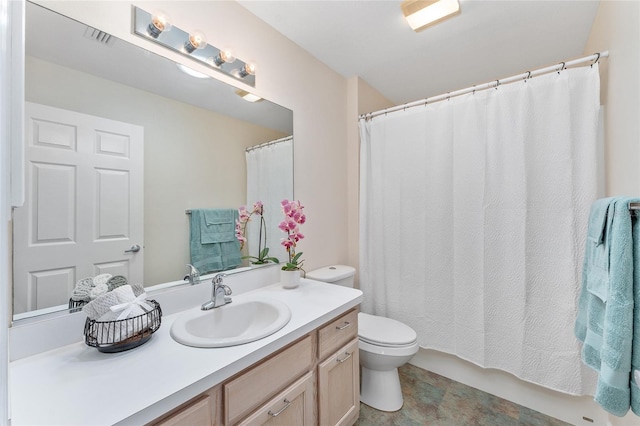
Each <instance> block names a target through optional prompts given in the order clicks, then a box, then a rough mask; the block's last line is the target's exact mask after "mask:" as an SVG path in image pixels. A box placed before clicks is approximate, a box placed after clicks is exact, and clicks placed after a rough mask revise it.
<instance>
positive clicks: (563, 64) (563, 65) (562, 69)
mask: <svg viewBox="0 0 640 426" xmlns="http://www.w3.org/2000/svg"><path fill="white" fill-rule="evenodd" d="M560 63H561V64H562V68H560V69H559V70H558V74H560V71H564V67H565V63H564V62H560Z"/></svg>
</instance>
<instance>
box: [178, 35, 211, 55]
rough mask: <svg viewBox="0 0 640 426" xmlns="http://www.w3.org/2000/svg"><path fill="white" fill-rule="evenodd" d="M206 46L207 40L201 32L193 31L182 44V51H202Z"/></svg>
mask: <svg viewBox="0 0 640 426" xmlns="http://www.w3.org/2000/svg"><path fill="white" fill-rule="evenodd" d="M206 45H207V38H206V37H205V35H204V33H203V32H202V31H198V30H196V31H193V32H191V33H190V34H189V38H188V39H187V41H185V42H184V50H186V51H187V53H192V52H193V51H194V50H196V49H203V48H204V47H205V46H206Z"/></svg>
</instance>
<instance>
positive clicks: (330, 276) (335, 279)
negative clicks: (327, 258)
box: [306, 265, 356, 287]
mask: <svg viewBox="0 0 640 426" xmlns="http://www.w3.org/2000/svg"><path fill="white" fill-rule="evenodd" d="M355 275H356V268H354V267H352V266H346V265H331V266H325V267H324V268H320V269H315V270H313V271H310V272H307V275H306V278H309V279H310V280H316V281H322V282H325V283H331V284H337V285H342V286H345V287H353V282H354V278H355Z"/></svg>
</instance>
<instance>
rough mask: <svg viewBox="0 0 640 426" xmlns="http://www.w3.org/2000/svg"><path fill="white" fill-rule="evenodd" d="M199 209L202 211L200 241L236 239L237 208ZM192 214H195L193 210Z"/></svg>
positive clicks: (205, 242)
mask: <svg viewBox="0 0 640 426" xmlns="http://www.w3.org/2000/svg"><path fill="white" fill-rule="evenodd" d="M198 210H199V211H200V212H201V213H202V214H201V215H200V242H201V243H202V244H211V243H225V242H229V241H234V240H235V239H236V219H237V217H238V211H237V210H235V209H198ZM191 214H192V215H193V210H192V211H191ZM192 217H193V216H192Z"/></svg>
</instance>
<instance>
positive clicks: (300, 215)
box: [278, 200, 307, 271]
mask: <svg viewBox="0 0 640 426" xmlns="http://www.w3.org/2000/svg"><path fill="white" fill-rule="evenodd" d="M281 205H282V212H283V213H284V220H283V221H282V222H280V225H278V227H279V228H280V229H281V230H282V231H283V232H286V233H287V237H286V238H283V239H282V242H281V244H282V245H283V246H284V248H285V249H286V250H287V253H288V254H289V261H288V262H287V263H286V264H285V265H284V266H283V267H282V270H283V271H297V270H300V269H302V263H303V262H304V260H300V256H301V255H302V252H298V253H296V245H297V244H298V242H299V241H300V240H301V239H303V238H304V235H302V234H301V233H300V229H299V227H298V225H302V224H304V223H305V222H306V220H307V218H306V216H305V215H304V211H303V209H304V207H303V206H302V204H300V201H289V200H282V202H281Z"/></svg>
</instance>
